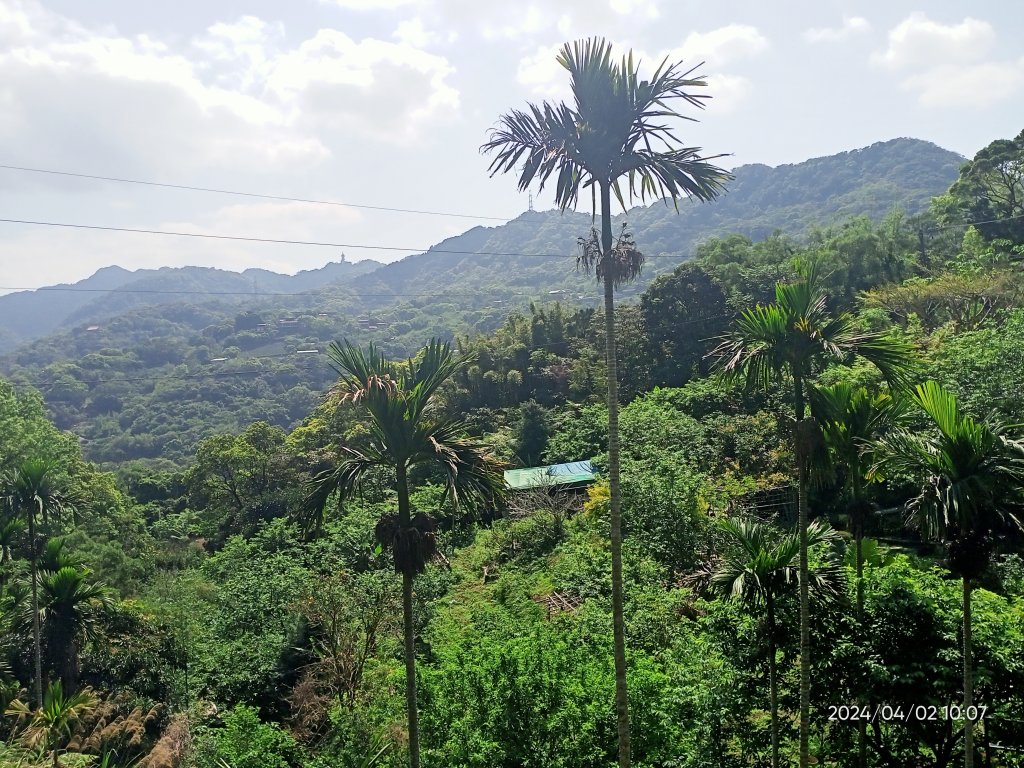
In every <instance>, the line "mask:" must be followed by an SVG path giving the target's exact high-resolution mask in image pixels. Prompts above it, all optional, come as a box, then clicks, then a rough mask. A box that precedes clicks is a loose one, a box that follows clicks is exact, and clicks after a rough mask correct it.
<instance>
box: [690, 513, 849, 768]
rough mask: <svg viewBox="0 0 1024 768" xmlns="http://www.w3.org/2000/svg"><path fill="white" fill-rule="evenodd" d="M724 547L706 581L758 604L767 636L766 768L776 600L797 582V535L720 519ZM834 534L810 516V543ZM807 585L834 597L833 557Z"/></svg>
mask: <svg viewBox="0 0 1024 768" xmlns="http://www.w3.org/2000/svg"><path fill="white" fill-rule="evenodd" d="M720 527H721V529H722V531H723V532H724V533H725V534H726V537H727V538H728V540H729V545H730V546H729V549H728V550H727V551H726V553H725V555H723V557H722V558H721V560H720V561H719V562H718V563H717V564H716V566H715V568H714V570H712V571H711V577H710V579H709V585H710V586H711V588H712V589H713V590H715V591H717V592H720V593H722V594H724V595H726V596H728V597H731V598H734V599H737V600H742V601H744V602H745V603H747V604H748V605H750V606H760V605H762V604H763V605H764V610H765V624H766V627H765V630H766V631H765V634H766V635H767V638H768V697H769V706H770V709H771V732H772V768H779V766H780V765H781V763H780V762H779V685H778V670H777V668H776V665H777V659H776V656H777V640H778V622H777V620H776V607H777V605H778V600H779V598H780V597H782V595H783V594H784V593H785V592H786V591H788V589H789V588H790V586H791V585H792V584H794V583H795V582H796V581H797V573H798V571H799V566H798V561H799V559H800V536H799V535H798V534H795V533H790V532H783V531H779V530H777V529H775V528H773V527H772V526H770V525H768V524H767V523H763V522H760V521H758V520H733V519H726V520H723V521H722V522H721V523H720ZM836 538H837V537H836V533H835V531H833V530H832V528H831V527H829V525H828V524H827V523H824V522H822V521H820V520H815V521H814V522H813V523H811V525H810V526H809V527H808V531H807V539H808V542H809V543H810V545H811V546H814V545H815V544H831V543H832V542H833V541H835V540H836ZM811 578H812V581H811V587H812V588H813V589H814V591H815V593H816V594H817V595H819V596H820V597H823V598H831V597H834V596H837V595H838V594H839V592H840V589H841V585H842V573H841V571H840V569H839V566H838V564H837V563H836V562H835V560H834V558H833V559H832V560H828V559H826V560H825V562H824V563H823V564H822V565H820V566H819V567H818V568H816V569H815V570H814V572H813V573H812V574H811Z"/></svg>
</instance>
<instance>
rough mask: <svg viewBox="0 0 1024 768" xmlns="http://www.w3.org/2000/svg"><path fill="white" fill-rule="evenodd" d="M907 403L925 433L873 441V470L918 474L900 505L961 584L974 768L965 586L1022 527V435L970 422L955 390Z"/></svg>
mask: <svg viewBox="0 0 1024 768" xmlns="http://www.w3.org/2000/svg"><path fill="white" fill-rule="evenodd" d="M913 399H914V402H915V403H916V404H917V405H918V406H920V407H921V409H922V410H923V411H924V412H925V414H926V415H927V417H928V421H929V425H930V426H931V427H933V429H932V431H931V432H927V433H922V432H917V431H911V430H909V429H900V430H897V431H895V432H893V433H892V434H890V435H888V436H887V437H884V438H882V440H880V441H879V443H878V447H877V452H878V456H877V459H876V461H875V464H874V466H873V469H874V470H875V471H884V472H887V473H895V474H909V475H912V476H916V477H919V478H920V479H921V492H920V493H919V494H918V495H917V496H916V497H915V498H914V499H912V500H911V501H910V502H908V505H907V509H908V512H910V514H911V517H912V519H913V520H914V521H915V522H916V524H917V525H918V526H919V527H920V528H921V530H922V532H923V533H924V534H925V535H926V536H929V537H931V538H934V539H938V540H941V541H944V542H945V543H946V546H947V553H948V556H947V563H948V566H949V569H950V571H951V572H953V573H954V574H956V575H957V576H959V577H960V578H961V580H962V582H963V643H964V648H963V653H964V753H965V759H964V765H965V766H966V767H967V768H972V766H973V765H974V730H973V728H974V724H973V722H972V721H971V719H970V717H969V715H968V714H967V713H968V711H969V709H970V708H971V706H972V704H973V697H974V670H973V659H972V649H971V590H972V589H973V585H974V581H975V580H976V579H977V578H978V577H979V576H980V575H981V574H982V573H983V572H984V570H985V569H986V568H987V567H988V564H989V560H990V557H991V553H992V548H993V544H994V537H995V536H996V535H997V534H998V533H999V532H1000V531H1001V530H1004V529H1005V528H1007V527H1009V526H1014V527H1017V528H1020V529H1022V530H1024V515H1022V514H1021V510H1022V508H1024V438H1022V437H1021V435H1019V434H1015V435H1011V432H1012V429H1011V427H1009V426H1008V425H1006V424H1005V423H1003V422H1002V421H1001V420H999V418H998V417H996V416H990V417H988V418H986V419H980V420H979V419H974V418H972V417H971V416H968V415H966V414H964V413H963V412H962V411H961V410H960V406H959V403H958V402H957V399H956V395H954V394H953V393H951V392H949V391H947V390H945V389H943V388H942V387H941V386H940V385H938V384H936V383H935V382H932V381H929V382H925V383H924V384H921V385H919V386H918V387H917V388H916V390H915V391H914V394H913Z"/></svg>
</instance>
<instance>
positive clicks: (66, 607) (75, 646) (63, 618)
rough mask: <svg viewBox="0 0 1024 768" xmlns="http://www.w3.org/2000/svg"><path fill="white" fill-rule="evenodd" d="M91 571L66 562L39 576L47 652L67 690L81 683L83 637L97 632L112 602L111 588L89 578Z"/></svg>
mask: <svg viewBox="0 0 1024 768" xmlns="http://www.w3.org/2000/svg"><path fill="white" fill-rule="evenodd" d="M89 575H90V572H89V571H88V570H86V569H81V568H74V567H72V566H63V567H61V568H60V569H58V570H56V571H52V572H49V573H45V574H44V575H43V577H42V579H41V580H40V586H41V587H42V591H43V599H42V605H41V608H42V610H41V613H42V615H43V621H44V622H45V625H46V648H47V653H48V655H49V656H50V661H51V663H52V665H53V668H55V669H56V670H57V671H58V673H59V675H60V679H61V683H62V684H63V687H64V690H66V691H68V692H71V691H74V690H75V688H76V687H77V685H78V651H79V647H80V643H81V640H82V639H83V638H84V639H86V640H88V639H90V638H92V637H94V636H95V634H96V629H97V627H98V619H99V617H100V615H101V614H102V613H103V612H104V611H105V610H106V609H108V608H110V607H111V606H112V605H113V597H112V595H111V593H110V590H109V589H107V587H105V586H103V585H102V584H96V583H93V582H90V581H88V578H89Z"/></svg>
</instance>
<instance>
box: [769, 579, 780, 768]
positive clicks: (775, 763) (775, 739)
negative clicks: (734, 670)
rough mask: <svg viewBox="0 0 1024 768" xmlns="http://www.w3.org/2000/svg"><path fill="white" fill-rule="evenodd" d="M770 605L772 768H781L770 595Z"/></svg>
mask: <svg viewBox="0 0 1024 768" xmlns="http://www.w3.org/2000/svg"><path fill="white" fill-rule="evenodd" d="M766 602H767V603H768V697H769V699H770V701H771V710H772V768H779V684H778V672H777V671H776V669H775V599H774V598H773V597H772V596H771V595H770V594H769V595H768V596H767V600H766Z"/></svg>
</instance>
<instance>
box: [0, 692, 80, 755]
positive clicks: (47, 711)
mask: <svg viewBox="0 0 1024 768" xmlns="http://www.w3.org/2000/svg"><path fill="white" fill-rule="evenodd" d="M95 708H96V697H95V696H93V695H92V692H91V691H89V690H88V689H87V690H84V691H79V692H78V693H76V694H73V695H72V696H65V695H64V690H63V688H62V687H61V684H60V681H59V680H57V681H55V682H53V683H50V685H49V687H48V688H47V689H46V698H45V699H44V700H43V704H42V706H40V707H39V708H38V709H36V711H35V712H33V711H32V710H31V709H29V707H28V705H27V704H25V703H24V702H23V701H20V700H16V701H14V702H12V703H11V705H10V706H9V707H8V708H7V712H6V714H8V715H11V716H13V717H18V718H21V719H24V718H28V725H27V726H26V728H25V730H24V732H23V733H22V741H24V742H25V745H26V746H27V747H28V748H29V749H40V750H42V751H45V752H49V753H50V759H51V760H52V762H53V768H60V756H59V755H60V751H61V750H60V745H61V743H63V742H65V741H66V740H68V739H70V738H71V736H72V735H73V733H74V731H75V728H76V727H77V726H78V724H79V723H80V722H81V721H82V719H83V718H85V717H87V716H88V715H89V714H90V713H91V712H92V711H93V710H95Z"/></svg>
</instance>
